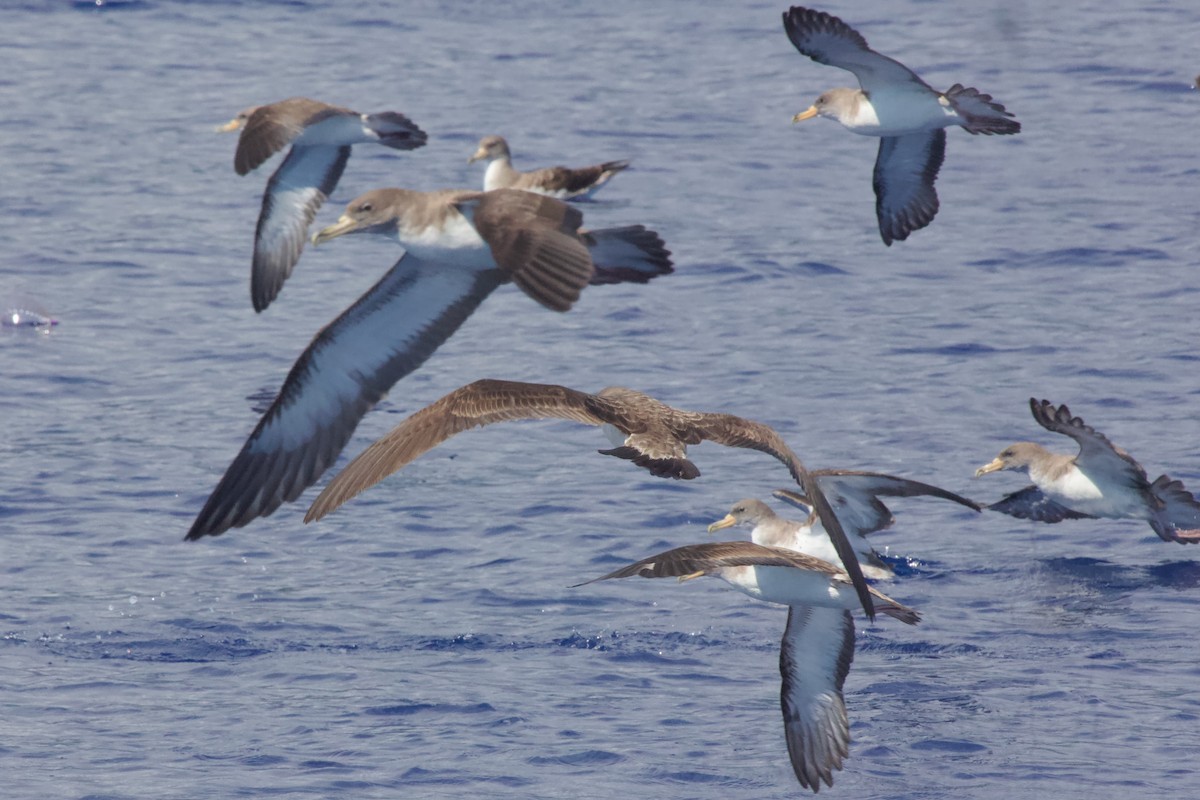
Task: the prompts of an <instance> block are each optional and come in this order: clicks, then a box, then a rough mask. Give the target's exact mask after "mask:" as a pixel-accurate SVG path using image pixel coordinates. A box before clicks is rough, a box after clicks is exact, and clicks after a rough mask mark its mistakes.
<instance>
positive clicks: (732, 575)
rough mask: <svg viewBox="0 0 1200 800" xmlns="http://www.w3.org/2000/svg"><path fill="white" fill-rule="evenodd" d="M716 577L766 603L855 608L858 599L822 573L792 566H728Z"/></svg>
mask: <svg viewBox="0 0 1200 800" xmlns="http://www.w3.org/2000/svg"><path fill="white" fill-rule="evenodd" d="M717 576H718V577H719V578H721V579H722V580H724V581H725V582H726V583H728V584H729V585H730V586H732V587H733V588H735V589H737V590H738V591H740V592H742V593H743V594H747V595H749V596H750V597H753V598H754V599H756V600H765V601H767V602H769V603H781V604H783V605H789V606H790V605H807V606H823V607H825V608H854V607H855V606H857V605H858V598H857V596H856V595H855V594H854V590H853V588H852V587H850V585H849V584H842V583H837V582H834V581H833V580H831V579H830V577H829V576H828V575H826V574H824V573H821V572H810V571H808V570H803V569H796V568H794V567H727V568H725V569H722V570H721V571H720V572H718V573H717Z"/></svg>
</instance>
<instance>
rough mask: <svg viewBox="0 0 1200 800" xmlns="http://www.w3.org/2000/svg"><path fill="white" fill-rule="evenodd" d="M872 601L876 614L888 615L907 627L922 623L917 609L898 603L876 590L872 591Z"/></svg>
mask: <svg viewBox="0 0 1200 800" xmlns="http://www.w3.org/2000/svg"><path fill="white" fill-rule="evenodd" d="M871 600H872V602H873V603H874V605H875V612H876V613H877V614H887V615H888V616H889V617H892V618H893V619H898V620H900V621H901V622H903V623H904V624H905V625H916V624H917V623H918V622H920V621H921V615H920V614H919V613H917V610H916V609H914V608H909V607H908V606H905V605H901V604H900V603H897V602H896V601H895V600H893V599H892V598H890V597H888V596H887V595H886V594H884V593H883V592H880V591H878V590H877V589H875V588H872V589H871Z"/></svg>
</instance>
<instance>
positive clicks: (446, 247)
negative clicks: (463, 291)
mask: <svg viewBox="0 0 1200 800" xmlns="http://www.w3.org/2000/svg"><path fill="white" fill-rule="evenodd" d="M397 239H398V240H399V242H400V244H401V245H403V246H404V249H405V250H407V251H408V252H410V253H412V254H413V255H414V256H416V257H417V258H420V259H422V260H425V261H439V262H443V263H451V264H462V265H465V266H470V267H474V268H478V269H494V268H495V267H496V261H495V259H493V258H492V251H491V248H489V247H488V246H487V243H486V242H484V241H483V237H481V236H480V235H479V232H478V231H476V230H475V226H474V225H472V224H471V222H470V220H468V219H467V218H466V217H465V216H463V215H462V214H457V213H456V214H451V215H450V216H449V217H447V218H446V220H445V222H444V223H443V224H442V226H441V227H438V226H433V225H430V226H425V227H422V228H409V227H402V228H399V229H398V233H397Z"/></svg>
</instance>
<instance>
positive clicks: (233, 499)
mask: <svg viewBox="0 0 1200 800" xmlns="http://www.w3.org/2000/svg"><path fill="white" fill-rule="evenodd" d="M503 280H504V276H503V274H502V273H501V272H500V271H499V270H488V271H485V272H481V273H474V274H472V273H467V272H465V271H461V270H447V269H445V267H444V266H443V265H439V264H437V263H427V262H424V261H421V260H420V259H417V258H416V257H414V256H412V255H411V254H409V255H405V256H404V257H403V258H401V259H400V261H399V262H397V263H396V265H395V266H394V267H392V269H391V270H390V271H389V272H388V273H387V274H386V275H384V276H383V278H382V279H380V281H379V282H378V283H376V284H375V286H373V287H372V288H371V289H370V290H369V291H368V292H367V293H366V294H364V295H363V296H362V297H360V298H359V299H358V301H357V302H355V303H354V305H352V306H351V307H350V308H348V309H347V310H346V311H344V312H343V313H342V314H341V315H340V316H339V317H338V318H337V319H336V320H334V321H333V322H332V323H330V324H329V325H327V326H326V327H325V328H324V329H322V330H321V332H320V333H318V334H317V336H316V338H314V339H313V341H312V343H311V344H310V345H309V346H308V348H307V349H306V350H305V351H304V353H303V354H301V356H300V358H299V359H297V360H296V363H295V365H294V366H293V367H292V370H291V372H290V373H289V374H288V377H287V379H286V380H285V381H284V384H283V387H282V388H281V389H280V391H279V396H278V397H277V398H276V399H275V402H274V403H273V404H272V405H271V408H270V409H269V410H268V411H267V413H266V414H264V415H263V417H262V419H261V420H260V421H259V423H258V425H257V426H256V427H255V429H254V432H253V433H252V434H251V435H250V437H249V439H247V440H246V444H245V445H244V446H243V447H242V450H241V452H240V453H239V454H238V455H237V457H236V458H235V459H234V460H233V463H232V464H230V466H229V469H228V470H226V472H225V475H224V477H222V478H221V480H220V482H219V483H218V484H217V487H216V489H214V490H213V493H212V495H210V496H209V498H208V501H207V502H206V503H205V505H204V508H203V509H202V510H201V512H200V514H199V516H197V518H196V521H195V523H193V525H192V528H191V530H190V531H189V532H188V535H187V538H188V539H198V538H200V537H202V536H215V535H218V534H221V533H223V532H225V531H226V530H228V529H229V528H234V527H241V526H242V525H245V524H247V523H248V522H250V521H252V520H254V519H256V518H257V517H261V516H267V515H269V514H271V513H272V512H273V511H274V510H275V509H276V508H278V507H279V506H280V505H281V504H283V503H285V502H289V501H291V500H294V499H295V498H296V497H298V496H299V495H300V493H301V492H303V491H304V489H305V488H306V487H308V486H310V485H312V484H313V483H314V482H315V481H316V480H317V478H318V477H320V475H321V473H323V472H324V471H325V470H326V469H327V468H328V467H329V465H330V464H332V463H333V461H334V459H336V458H337V456H338V453H340V452H341V450H342V448H343V447H344V446H345V444H346V441H347V440H348V439H349V438H350V435H351V434H352V433H353V432H354V428H355V427H356V426H357V425H358V422H359V420H360V419H362V417H363V415H364V414H366V412H367V411H368V410H369V409H370V408H371V407H372V406H373V405H374V404H375V403H376V402H378V401H379V399H380V398H381V397H383V395H384V394H385V393H387V391H388V390H389V389H390V388H391V387H392V385H393V384H395V382H396V381H398V380H400V378H402V377H404V376H405V375H407V374H408V373H410V372H412V371H413V370H414V369H416V368H417V367H418V366H420V364H421V363H422V362H424V361H425V359H427V358H428V357H429V356H430V355H431V354H432V353H433V352H434V351H435V350H436V349H437V348H438V347H439V346H440V345H441V344H442V342H444V341H446V339H447V338H449V337H450V335H451V334H453V333H454V331H455V330H457V329H458V327H459V326H460V325H461V324H462V323H463V321H464V320H466V318H467V317H469V316H470V315H471V312H473V311H474V310H475V309H476V308H477V307H478V306H479V304H480V303H481V302H483V300H484V298H486V297H487V296H488V295H489V294H490V293H491V292H492V290H493V289H495V288H496V287H497V286H499V285H500V284H501V283H502V282H503Z"/></svg>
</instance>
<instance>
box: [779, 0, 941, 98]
mask: <svg viewBox="0 0 1200 800" xmlns="http://www.w3.org/2000/svg"><path fill="white" fill-rule="evenodd" d="M783 29H784V30H785V31H786V32H787V35H788V38H789V39H791V40H792V44H793V45H795V46H796V49H797V50H799V51H800V52H801V53H803V54H804V55H806V56H808V57H809V58H811V59H812V60H813V61H816V62H817V63H818V64H828V65H829V66H831V67H841V68H842V69H845V70H849V71H850V72H853V73H854V76H855V77H856V78H858V82H859V84H860V85H861V86H862V88H863V89H865V90H867V91H868V92H869V91H870V90H871V84H876V83H902V82H909V81H911V82H913V83H917V84H920V85H921V86H925V87H927V88H928V84H926V83H925V81H923V80H921V79H920V78H919V77H917V74H916V73H914V72H913V71H912V70H910V69H909V68H908V67H906V66H904V65H903V64H901V63H900V62H899V61H896V60H895V59H891V58H888V57H887V56H883V55H880V54H879V53H876V52H875V51H874V50H872V49H871V48H870V47H868V46H867V40H866V39H864V38H863V37H862V35H861V34H859V33H858V31H856V30H854V29H853V28H851V27H850V26H849V25H847V24H846V23H845V22H842V20H840V19H838V18H837V17H835V16H833V15H832V14H826V13H825V12H823V11H814V10H813V9H810V8H803V7H801V6H794V7H792V8H791V9H789V10H788V11H785V12H783Z"/></svg>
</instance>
